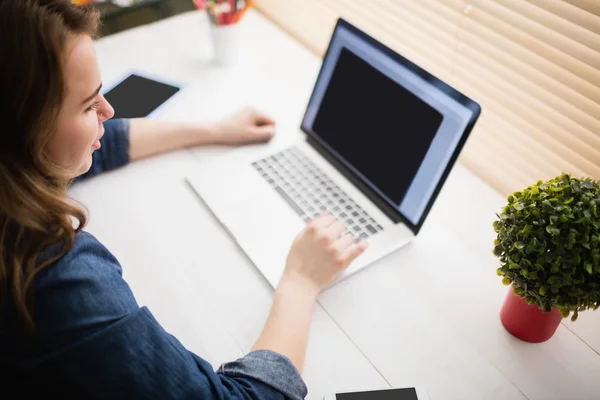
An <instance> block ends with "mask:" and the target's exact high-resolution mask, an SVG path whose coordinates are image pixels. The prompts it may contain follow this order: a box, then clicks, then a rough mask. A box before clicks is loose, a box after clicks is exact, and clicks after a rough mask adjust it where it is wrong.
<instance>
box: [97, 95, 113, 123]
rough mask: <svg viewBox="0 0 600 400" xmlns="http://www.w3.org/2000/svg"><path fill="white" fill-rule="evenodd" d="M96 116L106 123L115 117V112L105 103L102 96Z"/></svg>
mask: <svg viewBox="0 0 600 400" xmlns="http://www.w3.org/2000/svg"><path fill="white" fill-rule="evenodd" d="M98 115H101V117H100V118H101V119H102V121H106V120H108V119H111V118H112V117H114V115H115V110H114V108H112V106H111V105H110V103H109V102H108V101H106V99H105V98H104V96H102V100H100V104H99V105H98Z"/></svg>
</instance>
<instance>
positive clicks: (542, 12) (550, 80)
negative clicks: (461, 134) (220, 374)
mask: <svg viewBox="0 0 600 400" xmlns="http://www.w3.org/2000/svg"><path fill="white" fill-rule="evenodd" d="M255 2H256V4H257V8H258V9H259V10H260V11H262V12H263V13H265V14H266V15H267V16H269V17H270V18H272V19H273V20H275V21H276V22H278V23H279V24H280V25H281V26H282V27H284V29H286V30H288V32H290V33H291V34H292V35H294V36H296V37H297V38H299V40H301V41H302V42H303V43H306V44H307V45H308V46H309V48H311V49H312V50H313V51H314V52H315V53H317V54H319V55H321V56H322V55H323V53H324V51H325V48H326V46H327V44H328V42H329V39H330V38H331V32H332V28H333V26H334V24H335V22H336V20H337V18H338V17H343V18H345V19H347V20H348V21H350V22H351V23H352V24H354V25H356V26H358V27H359V28H360V29H362V30H364V31H366V32H367V33H369V34H370V35H372V36H373V37H374V38H375V39H377V40H380V41H382V42H383V43H385V44H386V45H388V46H389V47H390V48H392V49H394V50H396V51H397V52H399V53H400V54H402V55H403V56H405V57H406V58H408V59H410V60H411V61H413V62H415V63H416V64H418V65H420V66H421V67H423V68H424V69H426V70H428V71H429V72H431V73H432V74H434V75H436V76H437V77H439V78H440V79H442V80H443V81H445V82H447V83H449V84H450V85H452V86H454V87H456V88H457V89H458V90H460V91H461V92H463V93H465V94H466V95H467V96H469V97H472V98H473V99H474V100H476V101H477V102H479V103H480V104H481V105H482V108H483V113H482V115H481V117H480V119H479V121H478V124H477V125H476V126H475V129H474V130H473V132H472V134H471V137H470V138H469V140H468V141H467V144H466V146H465V148H464V150H463V152H462V154H461V157H460V159H459V160H460V162H461V163H463V164H464V165H465V166H467V167H468V168H470V169H472V170H473V171H474V172H475V173H477V174H478V175H479V176H480V177H482V178H483V179H484V180H487V181H488V182H489V183H491V184H492V185H493V186H494V187H495V188H497V189H498V190H501V191H503V192H506V193H508V192H511V191H514V190H518V189H520V188H522V187H523V185H527V184H531V183H533V182H535V181H537V180H538V179H547V178H552V177H554V176H556V175H559V174H560V173H562V172H567V173H572V174H574V175H578V176H591V177H594V178H600V14H595V13H594V12H593V11H594V10H596V9H600V1H598V2H595V5H594V6H591V7H587V8H585V7H582V4H583V3H579V2H576V1H565V0H552V1H548V0H511V1H506V0H402V1H399V0H377V1H373V0H286V1H285V2H283V1H281V0H255ZM596 5H597V8H595V7H596Z"/></svg>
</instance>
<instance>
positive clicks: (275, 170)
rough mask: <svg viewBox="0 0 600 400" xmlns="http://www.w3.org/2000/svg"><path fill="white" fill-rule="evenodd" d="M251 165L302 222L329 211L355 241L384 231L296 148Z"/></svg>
mask: <svg viewBox="0 0 600 400" xmlns="http://www.w3.org/2000/svg"><path fill="white" fill-rule="evenodd" d="M252 166H253V167H254V168H255V169H256V171H258V172H259V173H260V174H261V176H262V177H263V178H264V179H265V180H266V181H267V182H268V183H269V185H271V187H272V188H273V189H274V190H275V191H276V192H277V193H278V194H279V195H280V196H281V197H282V198H283V199H284V200H285V201H286V202H287V203H288V204H289V205H290V207H292V208H293V209H294V211H296V213H297V214H298V216H300V218H302V219H303V220H304V221H305V222H308V221H310V220H311V219H313V218H315V217H316V216H318V215H320V214H322V213H323V212H324V211H329V213H330V214H332V215H334V216H335V217H336V218H337V219H339V220H341V221H344V222H345V223H346V229H347V231H346V233H352V234H353V235H354V236H355V237H357V238H358V237H365V238H367V237H369V236H372V235H374V234H376V233H378V232H380V231H382V230H383V228H382V227H381V225H380V224H379V223H377V221H375V220H374V219H373V218H372V217H371V216H370V215H369V214H368V213H367V212H366V211H365V210H363V209H362V208H361V207H360V206H359V205H358V204H356V203H355V202H354V201H353V200H352V199H351V198H350V197H349V196H348V195H346V193H345V192H344V191H343V190H342V189H340V188H339V187H338V186H337V185H336V184H335V183H333V181H332V180H331V179H329V177H328V176H327V175H325V174H324V173H323V171H321V170H320V169H319V168H318V167H317V166H316V165H315V164H314V163H313V162H312V161H310V159H308V157H306V155H305V154H303V153H302V152H301V151H300V150H299V149H298V148H297V147H291V148H289V149H286V150H284V151H280V152H278V153H275V154H273V155H271V156H269V157H265V158H263V159H261V160H258V161H256V162H253V163H252Z"/></svg>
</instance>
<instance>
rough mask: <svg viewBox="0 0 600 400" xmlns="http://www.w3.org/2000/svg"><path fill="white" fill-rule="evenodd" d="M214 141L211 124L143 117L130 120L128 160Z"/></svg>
mask: <svg viewBox="0 0 600 400" xmlns="http://www.w3.org/2000/svg"><path fill="white" fill-rule="evenodd" d="M215 143H217V134H216V132H215V128H214V124H210V123H205V124H202V123H198V122H188V123H185V122H167V121H157V120H152V119H145V118H137V119H132V120H131V128H130V150H129V154H130V157H131V160H132V161H134V160H139V159H141V158H145V157H149V156H152V155H155V154H160V153H165V152H168V151H172V150H178V149H182V148H184V147H189V146H199V145H208V144H215Z"/></svg>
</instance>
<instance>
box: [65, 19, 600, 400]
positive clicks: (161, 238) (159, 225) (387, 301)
mask: <svg viewBox="0 0 600 400" xmlns="http://www.w3.org/2000/svg"><path fill="white" fill-rule="evenodd" d="M207 23H208V21H207V20H206V18H205V16H204V15H203V14H202V13H199V12H191V13H187V14H184V15H181V16H177V17H174V18H171V19H167V20H165V21H161V22H158V23H155V24H152V25H149V26H145V27H140V28H137V29H134V30H130V31H126V32H123V33H120V34H117V35H114V36H110V37H107V38H105V39H101V40H99V41H98V43H97V49H98V54H99V58H100V63H101V68H102V71H103V76H104V80H105V82H107V83H110V82H111V80H114V79H116V78H117V77H119V76H122V75H123V73H124V72H125V71H127V70H129V69H132V68H135V69H138V70H142V71H147V72H149V73H152V74H156V75H159V76H164V77H165V78H168V79H172V80H178V81H180V82H183V83H185V84H186V93H185V94H184V95H183V96H182V97H181V98H180V99H179V101H178V102H176V103H174V104H173V107H170V108H169V109H167V110H165V112H164V113H163V114H162V116H159V118H169V119H187V120H206V119H214V118H218V117H220V116H222V115H224V114H226V113H228V112H230V111H233V110H234V109H236V108H238V107H241V106H243V105H256V106H258V107H260V108H262V109H264V110H265V111H267V112H268V113H270V114H271V115H273V116H274V117H275V119H276V120H277V121H278V123H279V127H278V131H279V134H278V136H277V138H276V139H275V141H282V140H288V139H290V138H292V137H294V136H293V135H297V134H298V126H299V123H300V119H301V116H302V114H303V109H304V106H305V104H306V100H307V99H308V96H309V95H310V91H311V89H312V85H313V82H314V79H315V77H316V74H317V72H318V69H319V66H320V60H319V59H318V58H317V57H315V56H314V55H312V54H311V53H310V52H308V51H307V50H306V49H304V48H303V47H301V46H300V45H299V44H297V43H296V42H295V41H293V40H292V39H291V38H289V37H288V36H287V35H286V34H285V33H284V32H283V31H281V30H279V28H277V27H276V26H275V25H273V24H271V23H270V22H268V21H267V20H265V19H264V18H263V17H262V16H261V15H260V14H258V13H255V12H250V13H249V14H248V16H247V18H245V19H244V21H243V22H242V27H243V28H242V29H243V31H244V32H243V46H242V51H241V58H240V62H239V64H238V65H237V66H235V67H233V68H229V69H220V68H217V67H213V66H212V65H211V47H210V42H209V40H208V26H207ZM226 150H227V149H225V148H205V149H193V150H184V151H178V152H174V153H171V154H166V155H162V156H159V157H155V158H152V159H147V160H144V161H140V162H137V163H133V164H130V165H128V166H126V167H124V168H122V169H120V170H118V171H114V172H111V173H108V174H105V175H103V176H99V177H97V178H94V179H92V180H90V181H87V182H82V183H80V184H77V185H76V186H74V187H73V188H72V194H73V195H74V196H75V197H76V198H77V199H79V200H81V201H82V202H83V203H84V204H85V205H86V206H87V207H88V209H89V211H90V222H89V225H88V230H89V231H90V232H91V233H93V234H94V235H96V236H97V237H98V238H99V239H100V240H101V241H102V242H103V243H104V244H105V245H106V246H107V247H108V248H109V249H110V250H111V251H112V252H113V253H114V254H115V255H116V256H117V257H118V258H119V260H120V262H121V263H122V265H123V268H124V277H125V279H126V280H127V281H128V282H129V283H130V285H131V287H132V289H133V291H134V293H135V295H136V297H137V299H138V302H139V303H140V304H144V305H147V306H148V307H149V308H150V309H151V311H152V312H153V313H154V314H155V315H156V317H157V318H158V320H159V321H160V322H161V323H162V324H163V326H164V327H165V328H166V329H167V330H168V331H170V332H171V333H173V334H174V335H175V336H177V337H178V338H179V339H180V340H181V341H182V342H183V344H184V345H186V346H187V347H188V348H189V349H190V350H191V351H194V352H195V353H197V354H198V355H200V356H202V357H203V358H205V359H207V360H208V361H209V362H211V363H212V364H213V366H215V367H216V366H217V365H218V364H219V363H221V362H225V361H228V360H232V359H234V358H237V357H240V356H241V355H243V354H245V353H246V352H248V351H249V349H250V348H251V346H252V344H253V343H254V341H255V340H256V339H257V337H258V335H259V333H260V331H261V329H262V327H263V323H264V321H265V318H266V316H267V313H268V311H269V307H270V304H271V300H272V294H273V289H272V288H271V287H270V286H269V285H268V283H267V282H266V280H264V279H263V277H262V275H261V274H260V273H259V272H258V271H257V270H256V268H255V267H254V266H253V265H252V264H251V263H250V262H249V260H248V259H247V258H245V256H244V254H243V253H242V252H241V251H240V250H239V249H238V248H237V247H236V246H235V245H234V244H233V242H232V241H231V240H230V238H229V237H228V236H227V234H226V233H225V232H224V230H223V229H222V228H221V227H220V226H219V225H218V224H217V223H216V222H215V221H214V219H213V217H212V216H211V214H210V212H209V211H208V210H207V209H206V208H205V207H204V206H203V205H201V203H199V202H198V200H197V199H196V196H195V194H194V193H193V192H192V191H191V190H190V189H189V188H188V187H187V185H186V184H185V182H184V175H185V173H186V172H187V171H190V170H192V169H194V168H202V167H203V165H204V164H203V161H205V160H207V159H209V158H211V157H215V156H218V155H219V154H222V153H223V152H224V151H226ZM216 173H218V171H217V172H216ZM503 201H504V200H503V198H502V196H499V195H498V194H497V193H496V192H494V191H493V190H491V189H490V188H489V187H488V186H486V185H485V184H484V183H482V182H481V181H480V180H479V179H478V178H477V177H475V176H474V175H473V174H471V173H470V172H468V171H467V170H465V169H464V168H462V166H460V165H457V166H456V167H455V168H454V171H453V173H452V174H451V176H450V178H449V179H448V181H447V183H446V185H445V188H444V190H443V191H442V193H441V195H440V197H439V199H438V201H437V203H436V205H435V207H434V209H433V210H432V213H431V214H430V217H429V219H428V221H427V223H426V224H425V226H424V228H423V230H422V233H421V234H420V235H419V238H418V239H417V241H416V242H415V243H414V244H412V245H411V246H409V247H408V248H406V249H404V250H402V251H400V252H397V253H395V254H393V255H391V256H389V257H387V258H385V259H383V260H381V261H380V262H378V263H377V264H376V265H373V266H372V267H370V268H368V269H366V270H364V271H363V272H360V273H358V274H356V275H355V276H352V277H350V278H349V279H347V280H345V281H343V282H342V283H340V284H338V285H336V286H334V287H333V288H331V289H330V290H328V291H326V292H324V293H323V294H322V295H321V297H320V300H319V305H318V306H317V308H316V309H315V314H314V320H313V325H312V329H311V336H310V342H309V349H308V354H307V363H306V368H305V371H304V378H305V380H306V382H307V384H308V387H309V394H308V398H309V399H322V398H323V395H324V394H325V393H326V392H330V391H346V390H353V389H357V390H361V389H369V388H378V387H387V386H390V385H391V386H410V385H423V386H425V387H426V388H427V390H428V392H429V394H430V397H431V399H432V400H436V399H443V400H449V399H523V398H529V399H586V400H587V399H598V398H600V379H599V378H598V377H600V355H599V354H598V352H599V351H600V313H596V314H594V313H593V312H586V313H583V314H582V315H581V317H580V320H579V321H577V323H574V324H572V323H570V322H564V323H563V325H561V326H560V327H559V329H558V331H557V333H556V335H555V336H554V337H553V338H552V339H551V340H550V341H548V342H546V343H543V344H537V345H534V344H527V343H524V342H521V341H519V340H517V339H514V338H513V337H512V336H510V335H509V334H508V333H507V332H506V331H505V330H504V328H503V327H502V325H501V323H500V321H499V310H500V306H501V304H502V301H503V299H504V296H505V294H506V291H507V288H506V287H504V286H502V284H501V281H500V279H499V278H498V277H497V276H496V274H495V268H496V260H495V259H494V257H493V256H492V254H491V249H492V243H493V239H494V232H493V230H492V227H491V222H492V220H493V218H494V213H495V212H496V211H497V210H498V208H499V207H500V206H501V205H502V204H503Z"/></svg>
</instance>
